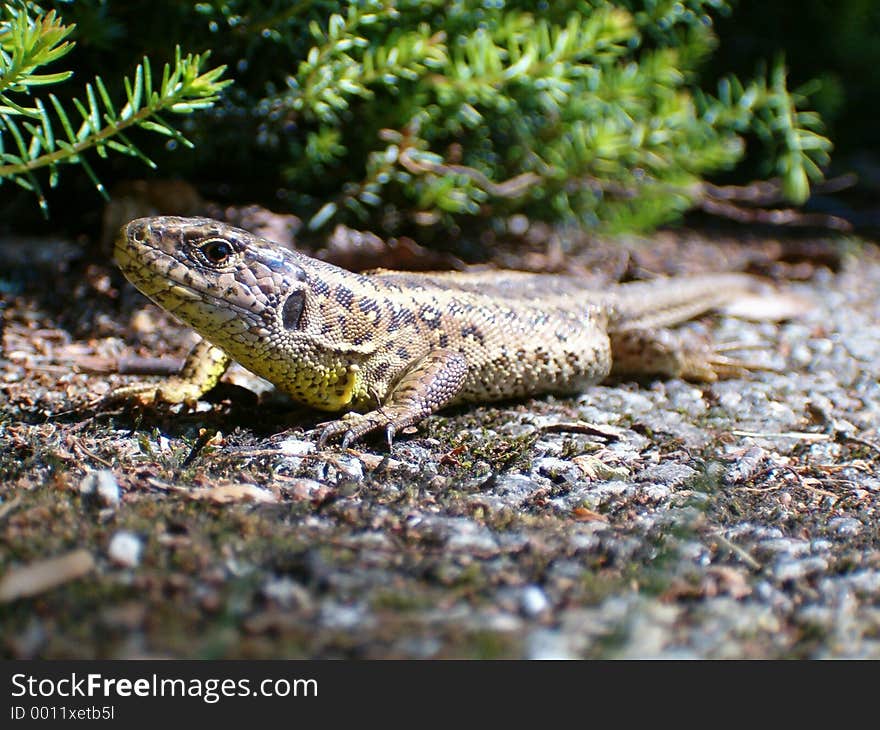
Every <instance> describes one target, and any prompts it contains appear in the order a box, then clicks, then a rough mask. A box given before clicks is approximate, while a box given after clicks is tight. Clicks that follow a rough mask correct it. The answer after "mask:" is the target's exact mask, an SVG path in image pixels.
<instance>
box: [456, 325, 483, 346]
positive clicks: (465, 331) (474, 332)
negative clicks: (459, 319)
mask: <svg viewBox="0 0 880 730" xmlns="http://www.w3.org/2000/svg"><path fill="white" fill-rule="evenodd" d="M461 336H462V337H465V338H467V337H473V338H474V339H475V340H476V341H477V342H479V343H480V344H481V345H484V344H485V343H486V338H485V337H483V333H482V332H480V330H479V329H477V327H476V326H475V325H472V324H468V325H465V326H464V327H462V328H461Z"/></svg>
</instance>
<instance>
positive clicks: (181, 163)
mask: <svg viewBox="0 0 880 730" xmlns="http://www.w3.org/2000/svg"><path fill="white" fill-rule="evenodd" d="M55 7H56V9H57V10H58V11H59V13H61V15H62V17H64V18H71V19H74V20H75V21H76V22H77V23H78V24H79V25H80V26H82V27H88V28H89V29H90V35H89V47H88V48H86V49H85V50H86V51H87V53H85V54H84V55H83V56H82V57H81V58H82V59H85V60H84V63H85V64H86V65H88V60H89V59H90V58H92V59H99V62H96V66H97V69H96V70H102V72H103V69H104V68H106V67H107V66H108V64H109V65H110V67H111V68H112V69H114V73H115V69H117V68H125V67H126V64H128V63H130V61H128V60H126V59H124V58H123V57H122V55H121V53H120V52H119V51H118V50H115V49H118V48H120V47H121V48H124V49H125V51H126V53H132V52H134V51H137V52H138V53H143V54H146V55H149V56H151V57H152V56H154V54H158V53H159V50H158V49H161V48H162V47H163V45H164V46H165V47H168V45H169V44H173V43H175V42H178V43H180V42H184V41H185V42H186V44H187V47H188V48H193V49H194V50H196V51H203V50H209V49H210V50H213V52H214V53H215V55H216V57H217V58H218V59H219V60H220V61H222V62H224V63H225V64H227V65H228V66H229V67H230V68H231V69H233V72H234V75H235V76H236V79H235V81H236V83H235V85H234V86H232V87H230V88H229V89H226V90H225V91H224V92H223V94H221V95H220V99H219V103H218V104H216V105H215V106H214V107H213V108H212V109H210V110H207V111H206V112H204V113H203V114H200V115H197V116H194V117H192V118H190V119H188V120H186V124H185V125H184V129H185V131H186V132H187V135H188V136H189V137H190V138H192V139H193V140H194V141H196V142H197V144H198V147H197V149H196V150H195V151H194V152H193V153H190V154H188V155H185V156H183V155H177V156H174V157H170V158H169V159H167V160H161V161H162V163H163V164H164V166H165V169H166V172H167V171H173V170H175V169H176V170H178V171H179V170H183V171H184V172H185V174H187V176H192V175H193V174H194V173H195V172H196V171H198V172H200V173H201V174H202V176H203V178H202V179H203V180H204V179H205V178H207V177H210V179H212V180H213V181H214V182H228V183H230V184H235V183H241V184H243V187H245V188H246V189H247V190H248V192H249V194H251V195H253V194H255V193H256V192H257V191H262V192H263V193H264V194H266V195H271V196H272V197H273V198H274V200H273V203H272V205H273V207H276V208H277V207H279V206H286V207H287V208H288V209H289V210H290V211H291V212H294V213H296V214H297V215H300V216H302V217H303V218H305V219H306V220H307V221H308V223H309V226H310V229H311V230H313V231H315V232H316V233H319V232H323V231H325V230H327V229H328V228H329V227H330V226H331V225H333V224H335V223H336V222H346V223H349V224H352V225H356V226H359V227H369V228H371V229H373V230H376V231H378V232H383V233H401V232H406V231H409V232H412V231H413V230H414V229H415V230H417V231H422V232H425V231H427V230H435V231H454V230H456V229H459V228H461V227H463V226H465V225H467V224H469V223H470V224H472V225H473V224H475V225H477V226H479V227H485V226H486V225H487V224H492V223H493V222H494V221H496V220H501V219H502V217H504V216H506V215H509V214H511V213H514V212H523V213H526V214H527V215H529V216H530V217H532V218H536V219H547V220H557V221H558V220H569V221H573V222H575V223H577V224H579V225H582V226H591V227H600V228H604V229H612V230H633V229H647V228H650V227H652V226H655V225H657V224H659V223H662V222H665V221H669V220H671V219H674V218H675V217H676V216H677V215H679V214H680V213H681V212H682V211H685V210H687V209H688V208H689V207H691V206H692V205H693V204H694V202H695V201H696V200H697V199H698V198H699V196H700V195H701V194H702V192H703V186H702V183H703V181H704V180H705V179H706V178H707V176H710V175H712V174H714V173H718V172H720V171H724V170H729V169H731V168H732V167H734V166H735V165H736V164H737V162H738V161H740V160H741V159H742V157H743V155H744V151H745V147H746V143H747V142H750V143H751V142H754V141H760V142H761V143H762V145H763V146H762V150H763V152H762V154H763V156H764V157H765V159H766V160H767V169H766V173H767V175H768V176H778V177H779V178H780V179H781V182H782V186H783V189H784V191H785V194H786V196H787V197H788V199H789V200H790V201H792V202H794V203H800V202H803V201H804V200H805V199H806V198H807V197H808V195H809V184H810V181H815V180H818V179H820V178H821V168H822V167H823V166H824V165H825V164H826V163H827V161H828V151H829V149H830V143H829V141H828V140H827V139H826V138H825V137H823V136H822V135H821V125H820V120H819V118H818V116H817V115H816V114H814V113H812V112H810V111H808V110H806V109H805V103H806V100H805V98H804V97H803V96H802V95H801V94H798V93H793V92H792V91H790V90H789V89H788V88H787V85H786V72H785V67H784V64H783V62H782V61H781V60H776V61H774V63H773V64H772V66H771V67H770V68H769V70H767V71H766V72H759V73H758V74H757V76H756V77H755V78H753V79H751V80H748V81H740V80H738V79H737V78H734V77H732V76H728V77H725V78H723V79H722V81H721V83H720V84H719V85H718V88H717V89H715V90H714V91H713V92H712V93H707V92H706V91H704V90H702V89H701V87H700V79H699V71H700V69H701V68H702V67H703V66H704V65H705V62H706V60H707V58H708V57H709V56H710V54H711V53H712V51H713V49H714V46H715V34H714V26H713V24H714V18H716V17H717V16H718V15H719V14H721V13H727V12H728V10H729V8H728V5H727V3H726V2H725V1H724V0H553V2H549V1H544V0H539V1H538V2H534V1H531V0H530V1H528V2H527V1H526V0H349V1H348V2H329V1H328V0H300V1H299V2H296V3H290V2H282V1H281V0H212V1H211V2H197V3H193V4H187V3H175V2H170V0H150V2H140V1H139V0H133V1H132V2H127V3H121V4H118V5H116V4H110V3H103V2H100V0H79V1H78V2H76V3H70V4H69V3H62V2H57V3H55ZM149 18H162V22H161V23H157V22H153V21H151V20H149ZM102 29H106V30H105V31H103V32H104V33H106V37H104V38H102V36H101V33H102ZM111 35H112V36H113V39H112V41H111V40H109V38H110V36H111ZM62 40H63V39H62ZM82 40H83V41H84V39H82ZM120 41H121V42H120ZM89 53H91V54H92V56H89V55H88V54H89ZM196 58H197V59H198V60H199V61H201V60H203V59H200V58H198V57H196ZM190 68H191V67H190ZM184 77H185V73H182V75H181V78H184ZM195 78H204V76H202V77H199V76H196V77H195ZM215 81H216V77H212V78H210V79H208V80H207V83H206V84H205V85H204V87H203V88H205V89H207V88H208V87H210V88H211V93H210V94H208V95H207V96H206V97H204V98H207V99H213V98H214V96H215V95H216V92H217V88H216V84H215ZM96 87H97V83H96ZM98 92H99V93H98V94H97V96H98V97H100V96H101V93H100V88H98ZM90 96H95V94H94V92H93V93H92V94H91V95H89V94H87V98H90ZM159 96H160V98H161V94H160V95H159ZM190 101H193V99H189V100H188V101H183V102H182V103H183V104H184V105H187V104H188V103H189V102H190ZM180 103H181V102H176V104H177V105H178V106H179V104H180ZM35 106H36V105H35ZM170 107H171V108H172V109H174V108H175V103H172V104H171V105H170ZM37 108H38V107H37ZM163 108H165V107H163ZM191 108H192V107H187V110H189V109H191ZM85 111H87V112H89V114H88V115H85V116H84V119H85V118H89V119H91V118H93V114H92V113H91V112H92V109H90V108H89V105H85ZM83 123H84V124H85V122H83ZM159 124H162V125H163V127H164V128H165V129H166V130H168V129H170V127H168V125H167V124H164V123H162V122H159ZM32 126H33V125H32ZM44 136H45V135H44ZM120 143H121V144H123V145H125V144H126V143H125V142H120ZM24 144H25V148H27V143H26V142H24ZM40 144H42V141H41V142H40ZM148 151H149V152H150V153H151V155H152V156H155V154H156V153H157V152H158V154H159V156H160V157H161V156H162V154H163V153H162V151H161V150H148ZM19 156H21V150H20V148H19ZM24 179H25V181H26V182H30V183H31V184H33V182H32V181H31V179H30V178H24Z"/></svg>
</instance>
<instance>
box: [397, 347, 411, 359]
mask: <svg viewBox="0 0 880 730" xmlns="http://www.w3.org/2000/svg"><path fill="white" fill-rule="evenodd" d="M395 352H396V353H397V356H398V357H399V358H401V359H403V360H409V350H407V349H406V348H405V347H398V348H397V349H396V350H395Z"/></svg>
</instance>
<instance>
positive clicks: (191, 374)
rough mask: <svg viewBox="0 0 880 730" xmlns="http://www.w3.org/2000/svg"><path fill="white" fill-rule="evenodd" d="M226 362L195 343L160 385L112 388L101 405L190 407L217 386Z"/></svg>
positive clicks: (211, 348) (210, 348)
mask: <svg viewBox="0 0 880 730" xmlns="http://www.w3.org/2000/svg"><path fill="white" fill-rule="evenodd" d="M230 362H232V360H231V359H230V357H229V355H227V354H226V353H225V352H223V350H221V349H220V348H219V347H215V346H214V345H212V344H211V343H210V342H208V341H207V340H199V342H197V343H196V344H195V346H194V347H193V348H192V350H190V352H189V355H187V357H186V360H185V361H184V363H183V367H182V368H181V369H180V372H179V373H178V374H177V375H172V376H171V377H169V378H166V379H165V380H163V381H162V382H161V383H135V384H133V385H123V386H121V387H119V388H114V389H113V390H111V391H110V392H109V393H108V394H107V395H106V396H104V397H103V398H102V399H101V400H102V401H118V400H129V399H131V400H137V401H140V403H142V404H143V405H151V404H154V403H168V404H175V403H186V404H187V405H192V404H194V403H195V402H196V401H197V400H198V399H199V398H200V397H201V396H202V395H204V394H205V393H207V392H208V391H209V390H211V388H213V387H214V386H215V385H217V382H218V381H219V380H220V378H221V377H222V376H223V373H225V372H226V369H227V368H228V367H229V364H230Z"/></svg>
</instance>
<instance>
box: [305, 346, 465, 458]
mask: <svg viewBox="0 0 880 730" xmlns="http://www.w3.org/2000/svg"><path fill="white" fill-rule="evenodd" d="M467 372H468V364H467V359H466V358H465V356H464V355H462V354H461V353H460V352H458V351H457V350H435V351H434V352H432V353H430V354H428V355H427V356H425V357H424V358H423V359H422V360H420V361H418V362H417V363H416V364H415V365H413V366H412V367H411V368H410V369H409V370H408V371H407V372H406V373H404V375H403V377H402V378H401V379H400V381H399V382H398V383H397V386H396V387H395V388H394V389H393V390H392V391H391V393H390V394H389V395H388V397H387V398H386V399H385V402H384V403H382V404H381V405H380V406H379V407H378V408H377V409H376V410H374V411H369V412H367V413H364V414H360V413H349V414H346V416H345V417H344V418H341V419H339V420H336V421H331V422H330V423H328V424H327V425H326V426H325V427H324V430H323V431H322V432H321V436H320V437H319V439H318V446H319V447H323V446H324V444H325V443H326V442H327V441H328V440H329V439H331V438H333V437H334V436H338V435H339V434H341V433H344V434H345V435H344V436H343V437H342V447H343V448H348V446H350V445H351V444H352V443H354V442H355V441H357V440H358V439H360V438H361V437H363V436H365V435H366V434H368V433H370V432H371V431H377V430H379V429H381V428H384V429H385V435H386V437H387V439H388V444H389V446H390V445H391V441H392V440H393V439H394V434H395V433H397V432H398V431H399V430H400V429H402V428H406V427H407V426H411V425H412V424H414V423H418V422H419V421H421V420H422V419H424V418H426V417H427V416H430V415H431V414H432V413H434V412H435V411H438V410H440V409H441V408H443V406H445V405H447V404H449V403H450V402H451V401H452V400H453V399H454V398H455V396H456V395H457V394H458V392H459V391H460V390H461V387H462V385H463V384H464V380H465V377H466V376H467Z"/></svg>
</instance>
